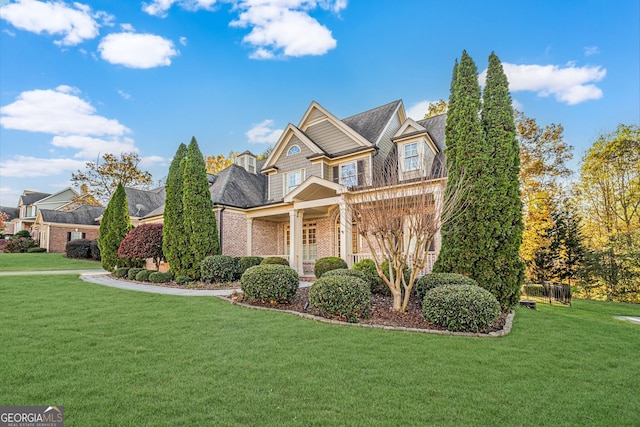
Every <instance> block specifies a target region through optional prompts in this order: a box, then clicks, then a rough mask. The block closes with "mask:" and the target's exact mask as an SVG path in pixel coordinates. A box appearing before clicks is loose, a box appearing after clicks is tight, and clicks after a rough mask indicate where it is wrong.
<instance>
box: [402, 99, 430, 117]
mask: <svg viewBox="0 0 640 427" xmlns="http://www.w3.org/2000/svg"><path fill="white" fill-rule="evenodd" d="M432 102H435V101H427V100H425V101H419V102H416V103H415V104H413V105H412V106H411V107H409V108H407V117H411V118H412V119H413V120H422V119H424V116H425V114H427V111H429V104H431V103H432Z"/></svg>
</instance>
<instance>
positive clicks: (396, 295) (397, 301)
mask: <svg viewBox="0 0 640 427" xmlns="http://www.w3.org/2000/svg"><path fill="white" fill-rule="evenodd" d="M391 295H393V311H404V309H403V305H402V291H401V290H395V289H392V290H391Z"/></svg>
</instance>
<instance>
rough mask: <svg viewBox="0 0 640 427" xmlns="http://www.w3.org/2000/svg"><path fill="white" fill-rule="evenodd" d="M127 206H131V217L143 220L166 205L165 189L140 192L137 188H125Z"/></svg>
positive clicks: (159, 188)
mask: <svg viewBox="0 0 640 427" xmlns="http://www.w3.org/2000/svg"><path fill="white" fill-rule="evenodd" d="M124 190H125V193H126V195H127V204H128V205H129V215H130V216H132V217H137V218H141V217H143V216H146V215H148V214H149V213H151V212H152V211H154V210H156V209H157V208H159V207H160V206H162V205H164V200H165V192H164V187H158V188H154V189H153V190H139V189H137V188H125V189H124Z"/></svg>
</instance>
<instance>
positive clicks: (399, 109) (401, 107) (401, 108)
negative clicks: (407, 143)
mask: <svg viewBox="0 0 640 427" xmlns="http://www.w3.org/2000/svg"><path fill="white" fill-rule="evenodd" d="M396 114H397V115H398V116H399V119H400V123H404V122H405V121H406V120H407V113H406V112H405V111H404V103H403V102H402V100H401V99H399V100H398V106H397V107H396V109H395V110H394V111H393V114H391V115H390V116H389V120H387V124H386V125H385V126H384V128H383V129H382V132H380V135H378V139H376V143H375V145H376V147H377V146H378V144H379V143H380V140H381V139H382V137H383V136H384V134H385V133H386V130H387V128H388V127H389V125H390V124H391V120H393V117H394V116H395V115H396Z"/></svg>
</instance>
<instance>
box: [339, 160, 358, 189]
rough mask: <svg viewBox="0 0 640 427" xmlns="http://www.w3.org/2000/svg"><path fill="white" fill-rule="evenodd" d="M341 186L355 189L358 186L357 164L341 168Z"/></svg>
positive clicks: (348, 164) (349, 164)
mask: <svg viewBox="0 0 640 427" xmlns="http://www.w3.org/2000/svg"><path fill="white" fill-rule="evenodd" d="M340 184H342V185H344V186H345V187H355V186H356V185H357V184H358V167H357V166H356V162H353V163H347V164H346V165H341V166H340Z"/></svg>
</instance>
